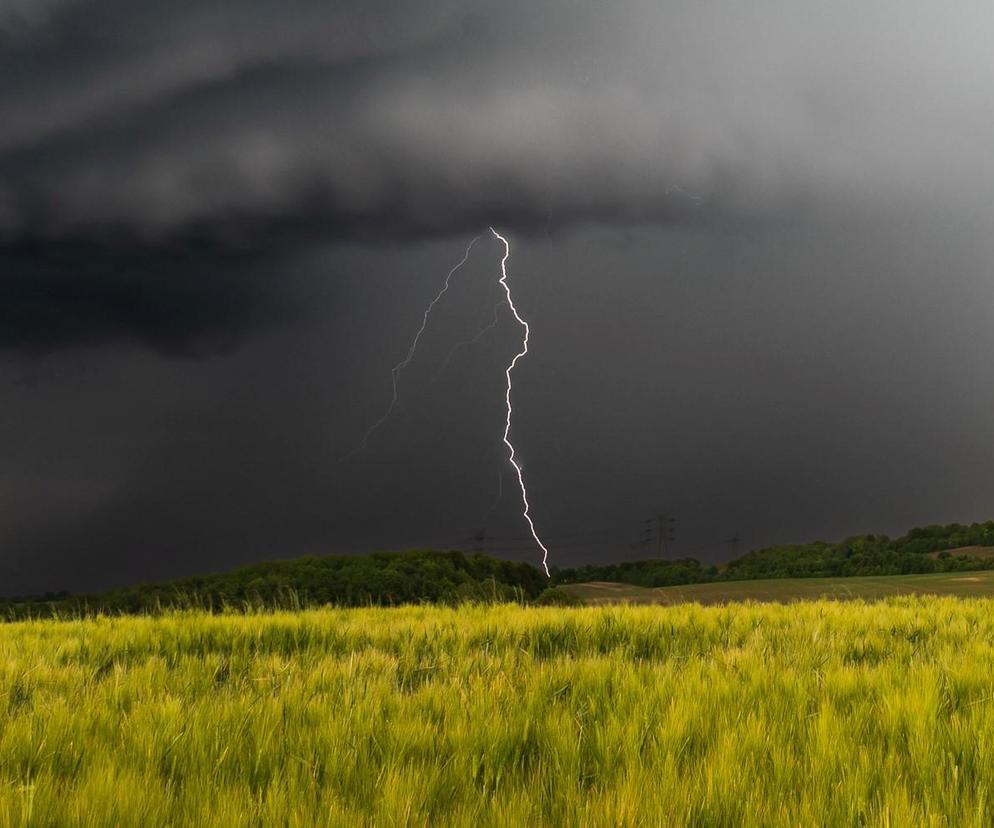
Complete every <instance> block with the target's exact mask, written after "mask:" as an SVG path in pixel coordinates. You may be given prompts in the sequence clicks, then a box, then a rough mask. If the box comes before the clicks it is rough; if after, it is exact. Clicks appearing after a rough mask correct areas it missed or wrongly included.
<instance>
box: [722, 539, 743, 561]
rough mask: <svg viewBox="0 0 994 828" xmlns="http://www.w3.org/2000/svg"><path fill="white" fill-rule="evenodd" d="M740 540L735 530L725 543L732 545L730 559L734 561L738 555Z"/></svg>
mask: <svg viewBox="0 0 994 828" xmlns="http://www.w3.org/2000/svg"><path fill="white" fill-rule="evenodd" d="M741 542H742V538H740V537H739V533H738V532H736V533H735V534H734V535H732V536H731V537H730V538H729V539H728V540H726V541H725V543H727V544H730V545H731V547H732V560H733V561H734V560H735V559H736V558H738V556H739V543H741Z"/></svg>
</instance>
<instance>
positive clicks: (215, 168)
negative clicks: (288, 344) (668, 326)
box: [0, 0, 992, 238]
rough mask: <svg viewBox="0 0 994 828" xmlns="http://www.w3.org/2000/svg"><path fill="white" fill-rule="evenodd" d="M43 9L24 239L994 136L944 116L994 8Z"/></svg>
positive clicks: (17, 194)
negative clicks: (970, 132)
mask: <svg viewBox="0 0 994 828" xmlns="http://www.w3.org/2000/svg"><path fill="white" fill-rule="evenodd" d="M27 8H29V7H28V6H26V5H24V4H17V5H15V6H14V7H13V10H11V11H9V12H8V13H7V15H6V19H7V20H8V24H7V35H6V37H5V39H4V41H3V45H2V50H0V64H2V66H3V68H4V72H3V74H2V78H3V80H2V81H0V112H2V113H3V118H4V124H5V128H4V131H3V134H2V135H0V153H2V154H0V175H2V177H0V230H2V231H4V232H6V233H7V234H10V235H17V234H18V233H21V232H25V231H32V232H46V233H50V234H53V235H59V234H62V233H66V232H72V231H78V229H79V228H93V227H101V226H105V225H107V226H121V225H123V226H124V227H125V228H130V229H131V230H132V231H133V232H135V233H138V234H141V235H143V236H144V237H146V238H156V237H159V236H161V235H164V234H165V235H168V234H169V233H170V232H174V231H176V230H177V228H183V227H185V226H188V225H190V224H192V223H201V224H204V223H206V224H210V223H212V222H219V223H223V222H224V220H225V219H226V218H229V217H230V216H232V215H236V216H237V215H254V216H262V217H281V216H285V215H286V214H288V213H294V212H296V211H300V210H301V209H302V208H307V207H309V206H310V205H313V204H315V203H321V204H323V205H325V207H326V209H327V211H328V214H329V215H330V216H331V217H333V218H335V217H338V218H339V219H340V220H341V221H342V222H344V223H345V224H346V225H347V226H354V225H355V226H361V225H362V224H364V223H365V224H369V225H372V226H382V227H384V228H385V229H389V230H396V231H397V232H404V231H414V232H436V233H437V232H448V231H450V230H453V229H459V230H461V229H463V228H465V227H466V226H469V225H471V224H473V223H476V222H478V221H479V219H480V217H485V216H490V217H492V216H497V217H501V218H506V219H513V218H514V216H515V215H521V216H522V219H523V221H524V222H525V223H526V224H527V223H530V222H529V221H528V220H529V218H531V219H532V220H534V221H537V220H538V217H539V216H546V215H547V216H551V221H552V222H553V223H560V222H568V221H573V220H580V219H585V218H586V219H592V220H616V221H631V220H637V219H638V218H640V217H648V218H654V217H656V216H658V215H660V214H662V215H663V216H673V215H681V214H685V213H687V214H693V213H694V212H695V211H697V210H699V209H700V204H701V201H702V200H706V202H707V204H708V205H710V206H711V208H712V209H716V210H721V211H730V212H740V213H747V214H750V215H756V214H760V215H761V214H763V213H765V212H766V211H770V210H774V211H777V210H782V209H784V208H792V207H793V206H794V205H795V204H796V203H797V202H798V200H801V201H804V200H806V199H810V198H812V197H816V196H820V195H831V194H832V193H833V191H835V192H838V191H841V190H848V189H851V188H856V190H857V191H858V192H860V193H862V194H863V196H865V197H870V196H872V195H874V194H877V193H879V192H880V190H881V189H883V190H885V191H887V190H890V191H895V190H902V189H907V188H908V186H909V185H908V173H909V172H911V171H912V170H914V171H916V173H917V175H916V176H915V182H916V183H915V185H914V186H913V187H912V188H911V189H915V188H921V187H923V186H924V187H926V188H928V189H929V191H934V189H935V188H936V187H939V188H940V189H943V190H945V189H949V188H955V187H956V186H958V185H962V183H963V182H964V180H965V179H964V177H963V176H964V171H965V170H966V169H969V170H970V172H971V174H973V173H975V172H976V170H975V167H976V162H978V161H980V160H981V159H982V158H983V157H984V152H985V150H984V147H985V145H986V140H987V138H989V135H976V136H975V137H971V138H970V139H969V140H966V141H964V140H963V138H964V133H963V132H962V131H960V130H956V129H953V130H950V128H949V127H950V124H956V123H957V122H961V123H962V122H963V121H964V119H970V120H971V121H972V122H974V123H976V124H977V125H979V124H980V119H979V118H978V113H979V112H980V111H981V107H982V106H983V104H984V102H985V101H986V96H987V94H988V92H989V91H990V89H991V84H990V81H991V79H992V78H991V71H990V69H991V67H990V62H989V61H988V60H986V59H983V62H982V63H979V64H978V63H977V61H978V59H980V58H981V57H982V55H984V54H986V52H985V51H981V49H985V48H986V47H985V46H984V44H983V38H982V36H981V35H979V34H978V32H981V31H984V30H986V26H984V25H983V24H985V23H990V22H991V20H990V19H989V18H990V17H991V14H990V13H989V12H988V11H987V10H986V9H985V8H983V7H980V6H978V7H976V8H975V9H971V10H970V13H969V14H964V15H962V16H957V17H953V16H943V18H942V22H943V24H944V25H943V27H942V29H940V30H936V29H934V28H933V25H934V23H935V22H936V21H935V20H934V19H933V18H935V13H934V11H932V9H931V6H930V5H929V4H924V3H902V4H895V3H883V4H879V5H876V6H874V8H873V9H872V10H865V9H862V7H861V6H859V5H858V4H852V3H840V4H833V6H832V8H831V9H818V8H816V9H811V8H808V7H806V6H804V5H803V4H789V3H765V4H761V6H759V7H756V8H754V9H750V10H743V9H739V8H738V7H735V6H726V5H722V4H709V5H702V4H688V3H672V4H667V5H665V6H657V5H655V4H643V3H639V2H628V3H621V4H612V5H611V6H610V8H607V7H602V6H601V4H587V3H581V2H566V0H558V1H557V2H550V3H544V4H533V3H516V2H515V3H508V4H502V5H501V6H500V7H499V8H493V7H492V6H491V5H489V4H482V3H468V4H444V3H443V4H438V3H434V2H433V3H417V2H415V3H392V2H390V3H386V2H381V3H338V4H335V6H334V8H333V9H331V8H329V7H328V6H327V4H319V3H297V4H290V5H289V6H288V5H286V4H277V3H269V2H263V0H255V2H249V3H237V4H235V3H230V2H209V3H202V2H198V3H193V2H186V3H170V4H155V3H149V2H118V1H117V0H113V1H112V0H87V1H86V2H78V3H66V4H57V3H56V4H50V5H47V6H43V7H42V8H41V10H39V11H38V12H37V13H35V14H33V15H32V14H27V15H26V9H27ZM857 12H858V13H857ZM898 12H900V14H899V15H898ZM25 15H26V19H24V20H22V21H21V22H20V23H13V22H10V21H16V20H19V19H20V18H21V17H24V16H25ZM0 19H2V18H0ZM926 56H927V57H926ZM860 64H862V65H864V66H865V68H866V71H861V72H858V73H857V72H854V71H852V70H853V67H854V66H859V65H860ZM950 81H952V82H954V84H956V87H955V91H954V92H953V93H950ZM937 155H940V156H941V158H937V157H936V156H937ZM982 166H983V167H984V169H985V170H986V167H987V165H986V164H984V165H982ZM852 195H853V194H852V193H851V192H850V193H849V196H850V197H852Z"/></svg>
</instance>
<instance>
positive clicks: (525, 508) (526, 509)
mask: <svg viewBox="0 0 994 828" xmlns="http://www.w3.org/2000/svg"><path fill="white" fill-rule="evenodd" d="M490 232H491V233H492V234H493V236H494V238H496V239H497V240H498V241H499V242H500V243H501V244H503V245H504V255H503V256H502V257H501V260H500V278H499V279H498V282H499V284H500V286H501V287H502V288H503V289H504V293H505V295H506V296H507V306H508V307H509V308H510V309H511V313H512V314H513V316H514V319H515V321H516V322H517V323H518V324H519V325H520V326H521V328H522V331H523V336H522V339H521V350H520V351H518V353H516V354H515V355H514V358H513V359H512V360H511V361H510V362H509V363H508V365H507V368H506V369H505V370H504V375H505V377H506V378H507V387H506V392H505V394H504V404H505V407H506V417H505V420H504V433H503V435H502V437H501V439H502V441H503V443H504V445H505V446H506V447H507V452H508V455H507V460H508V462H509V463H510V464H511V467H512V468H513V469H514V473H515V475H516V477H517V480H518V487H519V488H520V490H521V506H522V511H521V516H522V517H523V518H524V519H525V522H526V523H527V524H528V530H529V531H530V532H531V536H532V538H534V539H535V543H536V544H538V548H539V549H541V550H542V568H543V569H544V570H545V574H546V575H549V550H548V548H547V547H546V545H545V544H544V543H543V542H542V539H541V538H540V537H539V535H538V532H537V531H536V530H535V523H534V522H533V521H532V517H531V504H530V503H529V502H528V488H527V486H526V485H525V476H524V472H523V471H522V468H521V464H520V463H519V462H518V459H517V452H516V451H515V448H514V444H513V443H512V442H511V418H512V415H513V413H514V412H513V406H512V403H511V397H512V391H513V380H512V374H513V372H514V369H515V367H516V366H517V364H518V361H519V360H520V359H521V358H522V357H524V356H526V355H527V354H528V338H529V336H530V334H531V328H530V327H529V326H528V323H527V322H525V320H524V319H522V317H521V314H520V313H518V308H517V306H515V304H514V298H513V297H512V296H511V287H510V285H508V283H507V260H508V258H510V255H511V246H510V244H508V241H507V239H506V238H504V236H502V235H501V234H500V233H498V232H497V231H496V230H494V228H493V227H491V228H490ZM479 238H480V237H479V236H477V237H476V238H474V239H473V240H472V241H470V243H469V245H468V246H467V248H466V252H465V253H464V255H463V257H462V259H461V260H460V261H459V263H458V264H456V266H455V267H453V268H452V270H450V271H449V272H448V274H447V275H446V277H445V281H444V283H443V284H442V288H441V290H439V292H438V293H437V294H436V295H435V298H434V299H432V300H431V302H430V303H429V304H428V307H427V308H426V309H425V312H424V315H423V317H422V320H421V327H420V328H419V329H418V332H417V333H416V334H415V335H414V339H413V340H412V341H411V344H410V346H409V347H408V349H407V354H406V355H405V356H404V358H403V359H402V360H401V361H400V362H398V363H397V364H396V365H395V366H394V367H393V369H392V370H391V371H390V381H391V386H392V395H391V398H390V404H389V406H387V410H386V412H385V413H384V414H383V416H382V417H380V419H379V420H377V421H376V422H375V423H373V425H371V426H370V427H369V429H367V431H366V433H365V434H364V435H363V438H362V441H361V442H360V443H359V445H358V446H357V447H356V448H355V449H353V450H352V452H350V453H349V454H348V455H346V458H345V459H348V458H349V457H351V456H352V455H354V454H356V453H357V452H359V451H361V450H362V449H364V448H366V445H367V443H368V441H369V438H370V436H371V435H372V434H373V432H374V431H376V430H377V429H378V428H380V427H381V426H382V425H384V424H385V423H386V422H387V420H388V419H389V418H390V415H391V414H392V413H393V411H394V409H395V408H396V407H397V397H398V394H397V384H398V381H399V379H400V375H401V372H402V371H403V370H404V369H405V368H406V367H407V366H408V365H409V364H410V363H411V360H413V359H414V352H415V351H416V350H417V347H418V342H420V340H421V336H422V334H424V332H425V329H426V328H427V327H428V317H429V316H430V315H431V312H432V310H433V309H434V307H435V305H437V304H438V302H439V300H440V299H441V298H442V296H444V295H445V293H446V292H447V291H448V289H449V282H450V281H451V279H452V276H453V275H454V274H455V272H456V271H457V270H459V269H460V268H461V267H462V266H463V265H464V264H466V262H467V261H468V259H469V254H470V251H471V250H472V249H473V245H474V244H475V243H476V242H477V241H478V240H479ZM495 323H496V318H495ZM491 327H492V326H491Z"/></svg>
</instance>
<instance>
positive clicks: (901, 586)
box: [560, 571, 994, 605]
mask: <svg viewBox="0 0 994 828" xmlns="http://www.w3.org/2000/svg"><path fill="white" fill-rule="evenodd" d="M560 589H561V590H563V591H564V592H568V593H569V594H571V595H575V596H577V597H578V598H579V599H580V600H582V601H583V602H584V603H585V604H614V603H633V604H663V605H670V604H682V603H686V602H690V601H692V602H696V603H700V604H724V603H728V602H733V601H778V602H791V601H802V600H813V599H819V598H829V599H834V600H850V599H857V598H858V599H864V600H868V601H872V600H876V599H879V598H886V597H892V596H896V595H956V596H960V597H973V598H983V597H994V572H991V571H977V572H957V573H937V574H929V575H879V576H873V577H854V578H768V579H763V580H758V581H719V582H717V583H705V584H685V585H682V586H672V587H656V588H649V587H639V586H633V585H631V584H619V583H613V582H602V581H595V582H590V583H581V584H566V585H564V586H561V587H560Z"/></svg>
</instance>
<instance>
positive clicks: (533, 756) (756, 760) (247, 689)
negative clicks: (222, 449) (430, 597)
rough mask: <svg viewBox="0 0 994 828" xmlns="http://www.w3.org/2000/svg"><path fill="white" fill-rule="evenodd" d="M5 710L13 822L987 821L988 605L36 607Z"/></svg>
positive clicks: (10, 661) (4, 689) (991, 765)
mask: <svg viewBox="0 0 994 828" xmlns="http://www.w3.org/2000/svg"><path fill="white" fill-rule="evenodd" d="M722 586H723V587H727V586H730V585H722ZM0 708H2V711H3V718H2V720H0V721H2V724H0V824H3V825H45V826H72V825H114V826H143V828H144V827H145V826H147V827H148V828H154V827H155V826H166V825H197V826H243V825H280V826H283V825H289V826H328V825H349V826H352V825H373V824H375V825H464V826H480V825H483V826H486V825H495V826H497V825H500V826H506V825H528V826H538V825H549V826H559V825H595V826H596V825H605V826H627V825H653V826H655V825H707V826H740V825H777V826H796V825H881V826H883V825H891V826H898V825H902V826H903V825H958V826H973V825H975V826H981V825H990V824H991V822H992V820H994V809H992V805H991V791H992V790H994V601H985V600H958V599H954V598H896V599H889V600H887V601H884V602H878V603H873V604H864V603H861V602H810V603H809V602H805V603H799V604H795V605H792V606H783V605H778V604H750V605H742V604H733V605H729V606H727V607H702V606H699V605H693V604H691V605H684V606H679V607H626V606H614V607H587V608H581V609H558V608H524V607H520V606H514V605H503V606H489V607H487V606H480V605H475V606H463V607H458V608H443V607H403V608H398V609H352V610H344V609H343V610H331V609H324V610H310V611H302V612H297V613H288V612H280V613H273V614H259V615H222V616H211V615H205V614H200V613H196V612H189V613H181V614H172V615H163V616H159V617H121V618H95V619H88V620H81V621H52V620H47V621H34V622H21V623H12V624H6V625H3V626H0Z"/></svg>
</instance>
